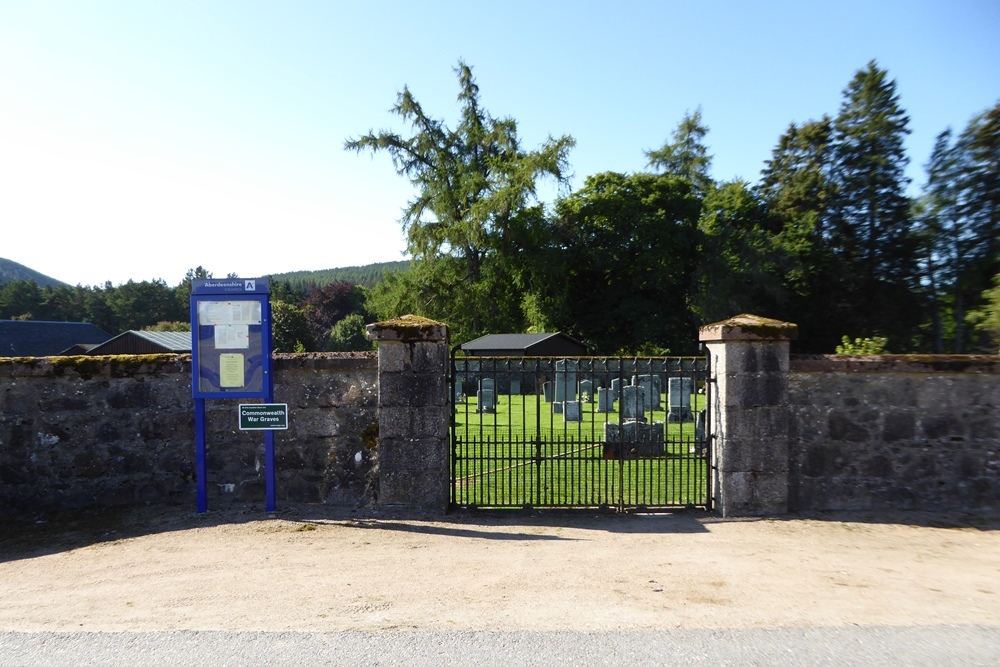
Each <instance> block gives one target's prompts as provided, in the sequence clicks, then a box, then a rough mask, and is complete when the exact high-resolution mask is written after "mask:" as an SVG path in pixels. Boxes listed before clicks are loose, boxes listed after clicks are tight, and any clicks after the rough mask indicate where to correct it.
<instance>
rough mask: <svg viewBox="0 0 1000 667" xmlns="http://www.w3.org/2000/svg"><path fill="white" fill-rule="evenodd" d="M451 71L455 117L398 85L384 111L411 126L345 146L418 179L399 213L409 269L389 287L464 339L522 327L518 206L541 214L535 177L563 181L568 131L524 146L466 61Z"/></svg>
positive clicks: (520, 211)
mask: <svg viewBox="0 0 1000 667" xmlns="http://www.w3.org/2000/svg"><path fill="white" fill-rule="evenodd" d="M455 72H456V74H457V75H458V81H459V86H460V91H459V95H458V101H459V103H460V105H461V119H460V122H459V123H458V126H457V127H455V128H454V129H451V128H449V127H448V126H447V125H446V124H445V123H444V121H442V120H438V119H435V118H433V117H431V116H430V115H428V114H427V113H426V112H425V111H424V109H423V107H421V105H420V104H419V103H418V102H417V100H416V98H415V97H414V96H413V94H412V93H411V92H410V90H409V89H408V88H405V87H404V89H403V91H402V92H401V93H399V94H398V97H397V101H396V105H395V106H394V107H393V108H392V110H391V111H392V113H393V114H395V115H397V116H399V117H401V118H402V119H403V121H404V122H406V123H407V124H408V125H409V126H410V127H411V129H412V132H411V134H410V135H409V136H404V135H402V134H397V133H395V132H389V131H380V132H374V131H370V132H369V133H368V134H366V135H364V136H362V137H359V138H355V139H348V140H347V141H346V142H345V145H344V146H345V148H346V149H347V150H352V151H356V152H363V151H370V152H371V153H373V154H375V153H380V152H385V153H388V154H389V156H390V157H391V158H392V161H393V165H394V166H395V168H396V172H397V173H398V174H399V175H400V176H403V177H405V178H407V179H409V181H410V182H411V183H412V184H413V186H414V188H415V189H416V195H415V197H414V198H413V199H412V200H411V201H410V202H409V203H408V204H407V206H406V208H405V209H404V211H403V217H402V219H401V224H402V226H403V229H404V231H405V233H406V237H407V250H408V252H409V253H410V256H411V257H412V258H413V260H414V262H413V264H412V267H411V269H410V271H411V272H414V273H415V274H416V275H415V276H412V277H411V278H408V279H404V280H398V281H395V285H394V287H395V288H397V289H398V288H400V287H409V288H411V289H415V290H417V292H418V293H417V294H415V295H413V297H410V298H400V297H401V295H397V296H395V297H394V298H393V299H392V300H394V301H396V302H399V303H414V302H416V303H417V304H418V305H419V310H420V311H421V312H420V313H419V314H423V315H427V316H429V317H433V318H436V319H440V320H443V321H445V322H447V323H448V324H449V325H451V326H452V328H453V336H454V337H455V338H456V339H457V340H464V339H468V338H470V337H475V336H479V335H482V334H485V333H497V332H502V331H520V330H522V329H523V328H524V327H525V320H524V315H523V313H522V310H521V305H520V304H521V298H522V297H521V289H520V287H519V284H520V277H519V275H518V266H519V263H518V259H517V251H518V248H517V247H516V243H515V240H514V238H513V236H514V235H515V230H516V228H517V227H518V226H519V225H520V224H522V222H523V218H524V217H525V216H537V215H539V214H540V208H541V205H540V204H539V202H538V198H537V191H536V185H537V182H538V181H539V179H541V178H543V177H552V178H554V179H556V181H558V182H560V183H565V182H566V179H567V171H568V168H569V164H568V159H567V157H568V153H569V150H570V149H571V148H572V146H573V145H574V140H573V139H572V137H569V136H562V137H559V138H552V137H551V136H550V137H549V138H548V140H546V141H545V142H544V143H543V144H542V146H541V147H539V148H538V149H537V150H534V151H528V150H525V149H524V148H522V146H521V144H520V141H519V139H518V136H517V123H516V122H515V121H514V120H513V119H512V118H499V119H498V118H494V117H493V116H491V115H490V114H489V112H487V111H486V110H485V109H484V108H483V106H482V104H481V100H480V94H479V86H478V85H477V84H476V82H475V80H474V78H473V76H472V69H471V68H470V67H469V66H468V65H466V64H465V63H462V62H459V64H458V67H456V69H455ZM374 298H375V299H376V300H378V295H374ZM385 301H386V300H384V299H383V302H385ZM397 314H401V313H397Z"/></svg>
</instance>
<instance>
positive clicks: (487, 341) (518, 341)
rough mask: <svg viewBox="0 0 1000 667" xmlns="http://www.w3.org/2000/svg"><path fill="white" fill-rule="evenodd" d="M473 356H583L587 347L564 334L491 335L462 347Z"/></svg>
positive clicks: (471, 341)
mask: <svg viewBox="0 0 1000 667" xmlns="http://www.w3.org/2000/svg"><path fill="white" fill-rule="evenodd" d="M462 349H463V350H464V351H465V352H467V353H469V354H472V355H477V354H478V355H497V356H505V355H514V356H516V355H525V356H544V355H568V356H572V355H582V354H586V353H587V346H586V345H584V344H583V343H581V342H580V341H578V340H576V339H574V338H572V337H570V336H567V335H566V334H564V333H562V332H558V331H557V332H555V333H537V334H489V335H488V336H482V337H480V338H477V339H475V340H470V341H469V342H468V343H465V344H464V345H462Z"/></svg>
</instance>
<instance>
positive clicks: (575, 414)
mask: <svg viewBox="0 0 1000 667" xmlns="http://www.w3.org/2000/svg"><path fill="white" fill-rule="evenodd" d="M562 406H563V418H564V419H565V420H566V421H568V422H582V421H583V404H582V403H581V402H580V401H564V402H563V404H562Z"/></svg>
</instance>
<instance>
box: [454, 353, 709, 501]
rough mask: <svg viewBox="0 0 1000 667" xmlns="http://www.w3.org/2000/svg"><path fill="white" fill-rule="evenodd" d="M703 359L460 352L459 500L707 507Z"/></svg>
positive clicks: (457, 388)
mask: <svg viewBox="0 0 1000 667" xmlns="http://www.w3.org/2000/svg"><path fill="white" fill-rule="evenodd" d="M709 377H710V376H709V367H708V359H707V358H702V357H655V358H606V357H565V358H553V357H465V356H457V355H455V354H453V356H452V360H451V378H450V380H451V383H450V391H451V396H452V399H453V402H452V404H453V409H452V424H451V502H452V505H454V506H458V507H492V508H523V507H535V508H542V507H546V508H548V507H612V508H616V509H618V510H625V509H647V510H653V509H667V508H678V507H702V508H706V509H710V508H711V502H712V501H711V497H710V487H709V473H710V469H709V466H710V463H709V462H710V451H709V448H710V438H709V437H708V435H707V434H708V433H709V432H710V429H709V419H710V412H709V410H708V406H709V405H710V404H711V403H710V400H709V399H710V396H711V382H710V380H709Z"/></svg>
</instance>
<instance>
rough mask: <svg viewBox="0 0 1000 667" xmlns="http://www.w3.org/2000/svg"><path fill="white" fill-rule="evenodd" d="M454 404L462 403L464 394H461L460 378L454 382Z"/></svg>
mask: <svg viewBox="0 0 1000 667" xmlns="http://www.w3.org/2000/svg"><path fill="white" fill-rule="evenodd" d="M454 398H455V403H464V402H465V394H463V393H462V378H457V379H456V380H455V397H454Z"/></svg>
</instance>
